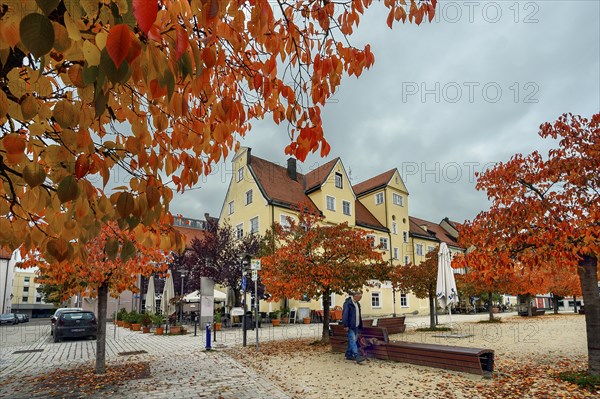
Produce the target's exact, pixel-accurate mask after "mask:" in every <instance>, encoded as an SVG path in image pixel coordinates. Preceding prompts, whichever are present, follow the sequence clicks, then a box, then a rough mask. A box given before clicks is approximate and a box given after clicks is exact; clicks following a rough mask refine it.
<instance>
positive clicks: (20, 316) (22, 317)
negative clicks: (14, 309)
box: [15, 313, 29, 323]
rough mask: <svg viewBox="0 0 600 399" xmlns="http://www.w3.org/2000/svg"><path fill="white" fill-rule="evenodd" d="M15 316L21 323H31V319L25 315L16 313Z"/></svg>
mask: <svg viewBox="0 0 600 399" xmlns="http://www.w3.org/2000/svg"><path fill="white" fill-rule="evenodd" d="M15 316H16V318H17V320H19V323H27V322H28V321H29V318H28V317H27V315H25V314H23V313H15Z"/></svg>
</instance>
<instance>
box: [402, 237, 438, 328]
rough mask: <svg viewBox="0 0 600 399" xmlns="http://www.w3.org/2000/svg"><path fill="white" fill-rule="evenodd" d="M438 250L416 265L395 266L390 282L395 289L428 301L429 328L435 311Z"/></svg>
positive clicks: (433, 325)
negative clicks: (410, 292) (411, 293)
mask: <svg viewBox="0 0 600 399" xmlns="http://www.w3.org/2000/svg"><path fill="white" fill-rule="evenodd" d="M438 249H439V247H437V248H436V250H434V251H429V252H428V253H427V255H426V256H425V260H424V261H423V262H421V263H419V264H418V265H416V264H414V263H410V264H408V265H404V266H396V267H394V268H393V271H392V273H391V281H392V284H393V285H394V288H395V289H399V290H400V291H404V292H409V291H412V292H413V294H414V295H415V296H416V297H417V298H428V299H429V327H430V328H432V329H433V328H434V327H435V325H436V322H435V313H436V312H435V309H436V304H435V300H436V285H437V274H438Z"/></svg>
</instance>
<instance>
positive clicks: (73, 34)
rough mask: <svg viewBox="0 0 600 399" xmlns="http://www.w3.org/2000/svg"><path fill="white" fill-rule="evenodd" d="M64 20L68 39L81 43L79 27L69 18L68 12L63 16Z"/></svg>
mask: <svg viewBox="0 0 600 399" xmlns="http://www.w3.org/2000/svg"><path fill="white" fill-rule="evenodd" d="M64 18H65V27H66V28H67V33H68V34H69V38H70V39H71V40H73V41H76V42H79V41H81V32H80V31H79V27H78V26H77V24H76V23H75V20H74V19H73V17H71V14H70V13H69V12H66V13H65V14H64ZM96 65H97V64H96Z"/></svg>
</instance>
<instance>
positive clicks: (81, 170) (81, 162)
mask: <svg viewBox="0 0 600 399" xmlns="http://www.w3.org/2000/svg"><path fill="white" fill-rule="evenodd" d="M89 170H90V161H89V158H88V156H87V154H81V155H79V157H77V161H75V177H77V178H78V179H81V178H83V177H84V176H85V175H87V173H88V172H89Z"/></svg>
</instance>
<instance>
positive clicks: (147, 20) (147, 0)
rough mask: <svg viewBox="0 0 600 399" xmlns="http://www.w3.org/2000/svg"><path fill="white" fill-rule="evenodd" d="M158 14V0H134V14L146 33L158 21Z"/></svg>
mask: <svg viewBox="0 0 600 399" xmlns="http://www.w3.org/2000/svg"><path fill="white" fill-rule="evenodd" d="M157 14H158V0H133V16H134V17H135V20H136V21H137V23H138V25H139V27H140V29H142V31H144V33H145V34H148V31H149V30H150V28H151V27H152V25H153V24H154V21H156V16H157Z"/></svg>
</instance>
